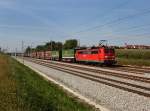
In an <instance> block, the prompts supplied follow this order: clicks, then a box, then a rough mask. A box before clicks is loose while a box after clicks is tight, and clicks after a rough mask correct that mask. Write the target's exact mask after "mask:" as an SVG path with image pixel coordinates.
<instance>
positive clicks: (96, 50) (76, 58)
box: [28, 46, 116, 65]
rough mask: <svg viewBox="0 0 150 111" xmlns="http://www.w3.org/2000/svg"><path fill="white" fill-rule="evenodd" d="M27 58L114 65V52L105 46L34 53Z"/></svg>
mask: <svg viewBox="0 0 150 111" xmlns="http://www.w3.org/2000/svg"><path fill="white" fill-rule="evenodd" d="M28 56H30V57H32V58H37V59H46V60H54V61H66V62H77V63H92V64H105V65H113V64H115V63H116V59H115V50H114V49H113V48H110V47H105V46H101V47H92V48H76V49H62V50H59V51H38V52H36V51H34V52H32V53H30V54H29V55H28Z"/></svg>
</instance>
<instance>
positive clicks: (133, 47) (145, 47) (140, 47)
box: [125, 45, 150, 49]
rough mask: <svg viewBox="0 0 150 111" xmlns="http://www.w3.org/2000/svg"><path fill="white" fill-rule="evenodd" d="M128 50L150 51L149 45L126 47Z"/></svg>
mask: <svg viewBox="0 0 150 111" xmlns="http://www.w3.org/2000/svg"><path fill="white" fill-rule="evenodd" d="M125 48H126V49H150V46H148V45H126V46H125Z"/></svg>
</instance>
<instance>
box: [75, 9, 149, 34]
mask: <svg viewBox="0 0 150 111" xmlns="http://www.w3.org/2000/svg"><path fill="white" fill-rule="evenodd" d="M148 13H150V9H145V10H144V11H142V12H140V13H136V14H132V15H128V16H126V17H121V18H118V19H116V20H112V21H109V22H107V23H105V24H103V25H97V26H94V27H91V28H88V29H85V30H81V31H78V32H75V33H78V34H79V33H83V32H88V31H91V30H94V29H97V28H102V27H104V26H106V25H112V24H115V23H117V22H120V21H123V20H126V19H129V18H134V17H137V16H140V15H145V14H148Z"/></svg>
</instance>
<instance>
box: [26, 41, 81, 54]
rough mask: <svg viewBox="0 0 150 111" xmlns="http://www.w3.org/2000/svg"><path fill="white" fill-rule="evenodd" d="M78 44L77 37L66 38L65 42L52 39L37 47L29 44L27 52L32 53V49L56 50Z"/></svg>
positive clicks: (74, 46) (71, 47)
mask: <svg viewBox="0 0 150 111" xmlns="http://www.w3.org/2000/svg"><path fill="white" fill-rule="evenodd" d="M77 46H78V41H77V40H76V39H69V40H66V41H65V43H62V42H56V41H50V42H47V43H45V44H44V45H38V46H36V48H31V47H30V46H28V47H27V48H26V50H25V53H30V52H32V51H54V50H61V49H73V48H76V47H77Z"/></svg>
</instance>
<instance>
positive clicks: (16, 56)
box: [15, 48, 17, 58]
mask: <svg viewBox="0 0 150 111" xmlns="http://www.w3.org/2000/svg"><path fill="white" fill-rule="evenodd" d="M15 57H16V58H17V48H16V49H15Z"/></svg>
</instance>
